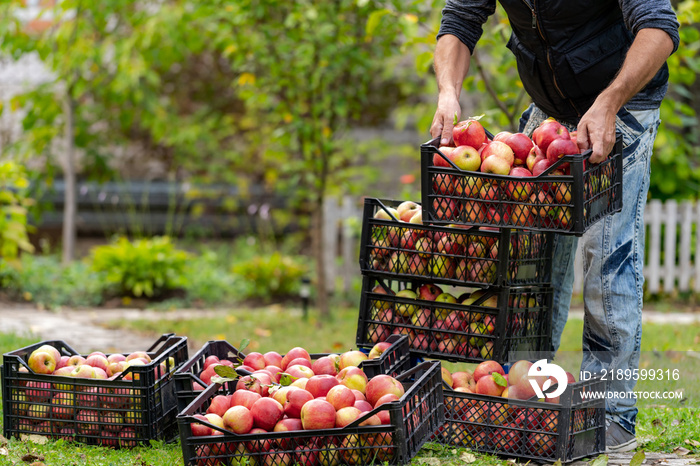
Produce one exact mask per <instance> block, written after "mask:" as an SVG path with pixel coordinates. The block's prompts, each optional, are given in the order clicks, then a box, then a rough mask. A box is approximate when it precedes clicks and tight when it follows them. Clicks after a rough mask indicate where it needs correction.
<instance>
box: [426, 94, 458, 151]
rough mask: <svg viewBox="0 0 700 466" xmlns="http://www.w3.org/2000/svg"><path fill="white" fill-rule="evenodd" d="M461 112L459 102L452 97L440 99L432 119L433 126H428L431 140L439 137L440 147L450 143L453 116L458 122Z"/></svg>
mask: <svg viewBox="0 0 700 466" xmlns="http://www.w3.org/2000/svg"><path fill="white" fill-rule="evenodd" d="M461 113H462V110H461V109H460V107H459V101H458V100H457V99H455V98H454V97H447V96H446V97H444V98H443V97H440V98H439V99H438V106H437V110H436V111H435V116H434V117H433V124H432V125H430V135H431V136H432V137H433V138H436V137H440V145H441V146H446V145H448V144H450V142H451V141H452V130H453V129H454V126H455V124H454V121H455V116H456V119H457V120H458V121H459V117H460V115H461Z"/></svg>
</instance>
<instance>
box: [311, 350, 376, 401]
mask: <svg viewBox="0 0 700 466" xmlns="http://www.w3.org/2000/svg"><path fill="white" fill-rule="evenodd" d="M363 354H364V353H363ZM339 383H340V382H338V379H336V378H335V376H332V375H330V374H320V375H314V376H313V377H311V378H309V381H308V382H307V383H306V390H307V391H308V392H309V393H311V394H312V395H313V397H314V398H318V397H320V396H326V394H327V393H328V391H329V390H330V389H331V388H333V387H335V386H336V385H338V384H339Z"/></svg>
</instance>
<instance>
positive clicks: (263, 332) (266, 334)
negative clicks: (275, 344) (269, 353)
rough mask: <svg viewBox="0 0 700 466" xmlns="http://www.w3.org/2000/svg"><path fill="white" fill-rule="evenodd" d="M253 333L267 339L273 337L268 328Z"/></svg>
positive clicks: (258, 329)
mask: <svg viewBox="0 0 700 466" xmlns="http://www.w3.org/2000/svg"><path fill="white" fill-rule="evenodd" d="M253 333H254V334H256V335H257V336H259V337H265V338H267V337H269V336H270V335H272V332H271V331H269V330H268V329H266V328H256V329H255V330H253Z"/></svg>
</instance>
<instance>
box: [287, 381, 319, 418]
mask: <svg viewBox="0 0 700 466" xmlns="http://www.w3.org/2000/svg"><path fill="white" fill-rule="evenodd" d="M307 385H308V384H307ZM313 399H314V396H313V395H312V394H311V393H310V392H309V391H307V390H305V389H301V388H298V389H296V390H291V391H289V392H288V393H287V404H286V405H285V406H284V413H285V414H286V415H287V416H289V417H297V418H298V417H299V416H300V415H301V409H302V408H303V407H304V405H305V404H306V403H307V402H309V401H311V400H313Z"/></svg>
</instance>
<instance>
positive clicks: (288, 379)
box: [280, 372, 298, 387]
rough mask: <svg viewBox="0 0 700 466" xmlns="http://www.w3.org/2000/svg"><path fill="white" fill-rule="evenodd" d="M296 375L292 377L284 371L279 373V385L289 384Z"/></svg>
mask: <svg viewBox="0 0 700 466" xmlns="http://www.w3.org/2000/svg"><path fill="white" fill-rule="evenodd" d="M297 378H298V377H294V376H293V375H289V374H287V373H286V372H281V373H280V385H282V386H283V387H286V386H287V385H291V384H292V383H293V382H294V381H295V380H296V379H297Z"/></svg>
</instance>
